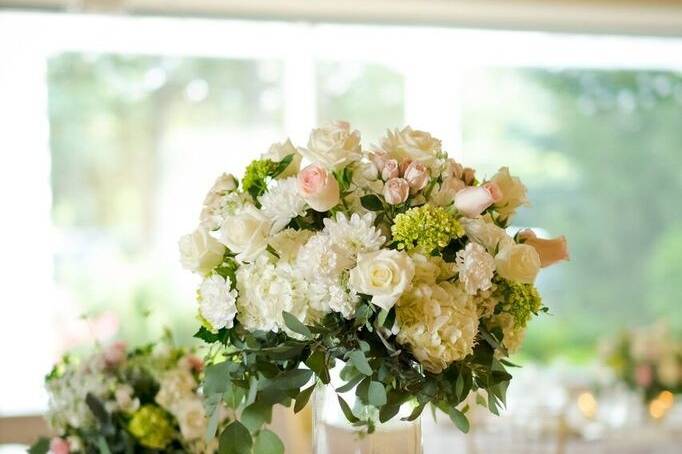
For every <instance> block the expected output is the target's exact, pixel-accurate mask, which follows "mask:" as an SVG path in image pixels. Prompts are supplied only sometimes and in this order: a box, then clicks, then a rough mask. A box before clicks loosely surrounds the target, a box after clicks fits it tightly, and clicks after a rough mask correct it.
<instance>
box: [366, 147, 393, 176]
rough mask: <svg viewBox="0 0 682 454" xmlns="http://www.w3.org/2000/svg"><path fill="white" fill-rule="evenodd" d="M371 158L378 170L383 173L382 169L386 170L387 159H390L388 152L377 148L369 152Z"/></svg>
mask: <svg viewBox="0 0 682 454" xmlns="http://www.w3.org/2000/svg"><path fill="white" fill-rule="evenodd" d="M369 160H370V161H372V164H374V166H375V167H376V168H377V171H378V172H379V174H380V175H381V171H382V170H384V166H385V165H386V161H388V153H386V152H385V151H383V150H376V151H373V152H372V153H370V154H369Z"/></svg>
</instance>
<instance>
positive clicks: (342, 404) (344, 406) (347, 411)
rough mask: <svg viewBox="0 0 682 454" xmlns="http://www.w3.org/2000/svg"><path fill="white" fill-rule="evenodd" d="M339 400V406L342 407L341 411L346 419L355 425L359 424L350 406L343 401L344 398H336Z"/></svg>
mask: <svg viewBox="0 0 682 454" xmlns="http://www.w3.org/2000/svg"><path fill="white" fill-rule="evenodd" d="M336 397H337V398H338V399H339V406H340V407H341V411H343V414H344V415H345V416H346V419H347V420H348V421H349V422H350V423H351V424H355V423H357V422H359V421H360V420H359V419H358V418H357V416H355V415H354V414H353V411H352V410H351V409H350V407H349V406H348V404H347V403H346V401H345V400H343V397H341V396H338V395H337V396H336Z"/></svg>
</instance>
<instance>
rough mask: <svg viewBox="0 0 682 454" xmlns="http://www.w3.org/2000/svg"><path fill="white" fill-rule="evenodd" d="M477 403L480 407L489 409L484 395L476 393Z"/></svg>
mask: <svg viewBox="0 0 682 454" xmlns="http://www.w3.org/2000/svg"><path fill="white" fill-rule="evenodd" d="M476 403H477V404H478V405H481V406H483V407H487V406H488V402H486V401H485V397H483V395H482V394H478V393H476Z"/></svg>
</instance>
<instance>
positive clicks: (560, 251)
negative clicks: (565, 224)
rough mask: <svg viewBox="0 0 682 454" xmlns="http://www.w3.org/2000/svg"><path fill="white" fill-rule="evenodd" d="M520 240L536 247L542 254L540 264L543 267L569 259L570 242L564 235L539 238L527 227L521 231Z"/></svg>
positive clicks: (540, 254)
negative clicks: (547, 238) (567, 241)
mask: <svg viewBox="0 0 682 454" xmlns="http://www.w3.org/2000/svg"><path fill="white" fill-rule="evenodd" d="M519 240H521V241H522V242H523V243H524V244H528V245H530V246H533V247H534V248H535V250H536V251H537V253H538V255H539V256H540V266H542V267H543V268H546V267H548V266H550V265H554V264H555V263H557V262H561V261H562V260H568V244H567V243H566V237H564V236H563V235H562V236H559V237H556V238H552V239H549V240H546V239H542V238H538V237H537V236H536V235H535V232H533V231H532V230H530V229H525V230H522V231H521V232H519Z"/></svg>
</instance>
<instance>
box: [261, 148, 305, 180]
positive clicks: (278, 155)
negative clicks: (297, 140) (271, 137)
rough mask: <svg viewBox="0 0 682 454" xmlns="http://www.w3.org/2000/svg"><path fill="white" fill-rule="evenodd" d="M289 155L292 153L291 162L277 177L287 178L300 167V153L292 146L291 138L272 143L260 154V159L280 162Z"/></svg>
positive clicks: (294, 173)
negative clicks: (265, 151)
mask: <svg viewBox="0 0 682 454" xmlns="http://www.w3.org/2000/svg"><path fill="white" fill-rule="evenodd" d="M289 155H293V158H292V160H291V163H289V165H288V166H287V168H286V169H284V171H283V172H282V173H280V174H279V176H278V178H288V177H291V176H294V175H296V174H297V173H298V169H299V168H300V167H301V154H300V153H299V152H298V150H296V147H294V146H293V144H292V143H291V140H289V139H287V140H285V141H284V142H282V143H273V144H272V145H271V146H270V150H268V152H267V153H264V154H262V155H261V159H269V160H270V161H273V162H281V161H282V160H283V159H284V158H286V157H287V156H289Z"/></svg>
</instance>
